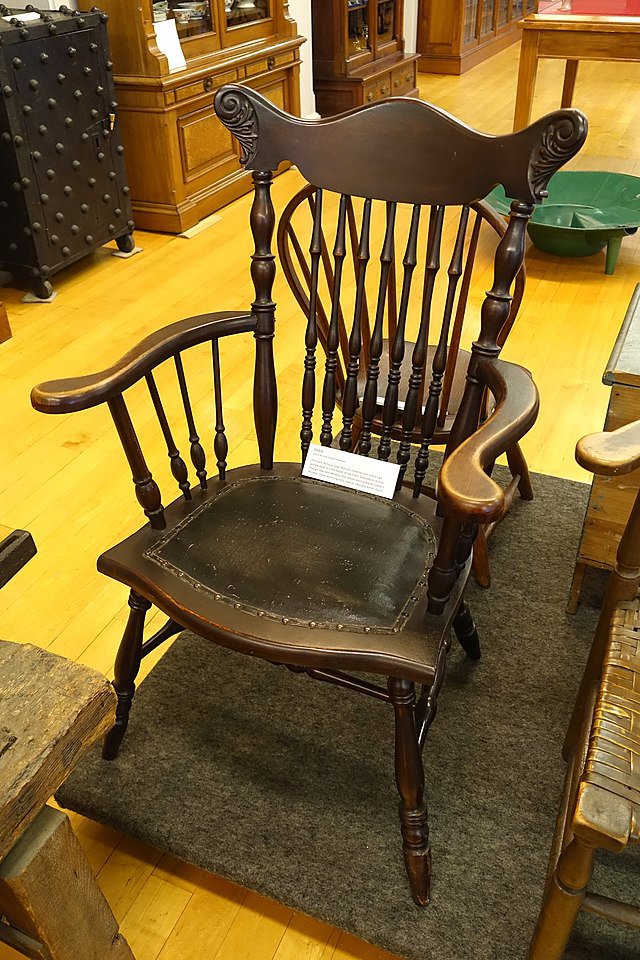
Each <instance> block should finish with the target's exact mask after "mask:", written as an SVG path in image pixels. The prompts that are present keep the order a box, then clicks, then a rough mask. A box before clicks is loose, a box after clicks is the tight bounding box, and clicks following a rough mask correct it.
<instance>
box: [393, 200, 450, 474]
mask: <svg viewBox="0 0 640 960" xmlns="http://www.w3.org/2000/svg"><path fill="white" fill-rule="evenodd" d="M443 223H444V206H442V205H439V206H435V207H432V208H431V213H430V217H429V232H428V238H427V258H426V267H425V271H424V288H423V292H422V309H421V313H420V327H419V329H418V335H417V337H416V342H415V345H414V348H413V353H412V355H411V374H410V375H409V384H408V387H407V395H406V398H405V402H404V410H403V414H402V436H401V439H400V446H399V447H398V454H397V461H398V463H399V464H400V474H399V476H398V486H401V484H402V482H403V480H404V475H405V473H406V470H407V464H408V463H409V460H410V458H411V438H412V436H413V431H414V429H415V425H416V422H417V419H418V410H419V399H420V387H421V385H422V381H423V377H424V367H425V362H426V359H427V343H428V339H429V324H430V319H431V304H432V301H433V291H434V287H435V281H436V276H437V273H438V270H439V269H440V244H441V241H442V226H443Z"/></svg>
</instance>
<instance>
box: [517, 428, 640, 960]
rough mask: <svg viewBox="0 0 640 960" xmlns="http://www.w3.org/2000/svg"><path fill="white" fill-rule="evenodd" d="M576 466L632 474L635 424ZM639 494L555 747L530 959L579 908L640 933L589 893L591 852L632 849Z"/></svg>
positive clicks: (639, 776)
mask: <svg viewBox="0 0 640 960" xmlns="http://www.w3.org/2000/svg"><path fill="white" fill-rule="evenodd" d="M576 459H577V461H578V463H579V464H580V465H581V466H583V467H584V468H585V469H586V470H590V471H591V472H592V473H595V474H597V475H599V476H622V475H624V474H628V473H630V472H631V471H632V470H637V469H638V468H639V467H640V421H635V422H634V423H630V424H626V426H624V427H620V428H619V429H618V430H614V431H613V432H611V433H600V434H591V435H590V436H588V437H584V438H583V439H582V440H581V441H580V442H579V443H578V446H577V449H576ZM638 587H640V493H638V494H637V495H636V498H635V502H634V505H633V507H632V510H631V514H630V516H629V519H628V521H627V525H626V527H625V529H624V532H623V535H622V538H621V540H620V544H619V546H618V552H617V556H616V562H615V565H614V567H613V570H612V572H611V574H610V577H609V583H608V585H607V592H606V594H605V599H604V602H603V605H602V610H601V613H600V617H599V619H598V626H597V628H596V633H595V636H594V639H593V643H592V646H591V650H590V652H589V657H588V660H587V665H586V668H585V672H584V676H583V679H582V683H581V685H580V690H579V693H578V697H577V699H576V704H575V708H574V711H573V716H572V719H571V724H570V726H569V731H568V734H567V739H566V742H565V756H566V757H567V758H568V761H569V762H568V765H567V774H566V778H565V785H564V791H563V797H562V802H561V805H560V813H559V814H558V819H557V823H556V831H555V836H554V841H553V845H552V849H551V855H550V859H549V872H548V876H547V883H546V886H545V892H544V897H543V903H542V907H541V909H540V914H539V917H538V923H537V926H536V930H535V933H534V937H533V940H532V943H531V949H530V952H529V957H530V960H560V958H561V957H562V956H563V954H564V951H565V947H566V945H567V942H568V940H569V937H570V935H571V931H572V929H573V925H574V923H575V921H576V918H577V916H578V913H579V911H580V910H581V909H585V910H588V911H591V912H592V913H596V914H599V915H600V916H603V917H608V918H609V919H611V920H617V921H618V922H622V923H626V924H629V925H631V926H634V927H638V928H640V908H639V907H637V906H632V905H630V904H627V903H622V902H620V901H617V900H612V899H610V898H609V897H603V896H601V895H600V894H597V893H594V892H592V891H591V890H590V889H589V886H590V882H591V874H592V872H593V868H594V862H595V855H596V853H597V851H598V850H610V851H613V852H614V853H620V852H621V851H623V850H624V849H625V848H626V847H627V846H629V845H630V844H637V843H640V768H639V766H638V756H639V755H640V722H639V719H638V704H639V703H640V600H638V599H637V593H638Z"/></svg>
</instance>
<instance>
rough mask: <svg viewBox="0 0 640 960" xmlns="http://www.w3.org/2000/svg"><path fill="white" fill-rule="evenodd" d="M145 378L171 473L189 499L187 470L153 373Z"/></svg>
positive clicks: (185, 496) (189, 486)
mask: <svg viewBox="0 0 640 960" xmlns="http://www.w3.org/2000/svg"><path fill="white" fill-rule="evenodd" d="M145 379H146V381H147V387H148V388H149V394H150V395H151V401H152V403H153V407H154V410H155V411H156V416H157V418H158V422H159V423H160V429H161V430H162V434H163V436H164V439H165V443H166V445H167V455H168V457H169V463H170V465H171V473H172V474H173V476H174V479H175V480H176V482H177V484H178V487H179V488H180V490H181V491H182V494H183V496H184V498H185V500H191V485H190V483H189V471H188V470H187V465H186V463H185V462H184V460H183V459H182V457H181V456H180V451H179V450H178V448H177V447H176V444H175V441H174V439H173V434H172V433H171V427H170V426H169V421H168V420H167V415H166V413H165V411H164V407H163V405H162V400H161V399H160V393H159V391H158V387H157V385H156V381H155V378H154V376H153V373H151V372H149V373H148V374H147V376H146V378H145Z"/></svg>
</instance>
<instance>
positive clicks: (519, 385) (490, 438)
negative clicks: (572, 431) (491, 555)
mask: <svg viewBox="0 0 640 960" xmlns="http://www.w3.org/2000/svg"><path fill="white" fill-rule="evenodd" d="M477 376H478V379H479V380H481V382H482V383H484V384H485V386H487V387H488V388H489V390H490V391H491V393H492V394H493V396H494V397H495V399H496V407H495V409H494V411H493V413H492V414H491V416H490V417H489V419H488V420H486V421H485V423H483V424H482V425H481V426H480V427H479V428H478V429H477V430H476V432H475V433H473V434H472V435H471V436H470V437H468V438H467V439H466V440H465V441H464V442H463V443H461V444H460V446H459V447H457V448H456V449H455V450H454V451H453V453H452V454H451V455H450V456H449V457H448V458H447V459H446V460H445V462H444V464H443V466H442V469H441V471H440V476H439V477H438V499H439V500H440V501H441V502H442V504H443V505H444V507H445V510H446V511H447V512H450V513H454V514H456V515H457V516H459V517H462V518H463V519H464V520H465V521H466V522H471V523H491V521H493V520H495V519H497V518H498V517H499V516H500V514H501V513H502V511H503V509H504V493H503V491H502V490H501V488H500V487H499V486H498V484H497V483H496V482H495V480H492V479H491V477H489V476H487V474H486V473H485V469H486V468H487V467H490V466H491V465H492V464H493V462H494V461H495V459H496V457H499V456H500V454H502V453H504V452H505V451H506V450H508V449H509V447H510V446H512V445H513V444H514V443H517V441H518V440H520V438H521V437H523V436H524V435H525V433H526V432H527V431H528V430H529V429H530V428H531V427H532V426H533V424H534V423H535V421H536V417H537V416H538V407H539V398H538V390H537V388H536V385H535V383H534V382H533V380H532V379H531V376H530V374H529V373H528V371H527V370H525V369H524V368H523V367H519V366H517V365H516V364H513V363H508V362H507V361H505V360H493V361H491V360H482V361H480V363H479V364H478V368H477Z"/></svg>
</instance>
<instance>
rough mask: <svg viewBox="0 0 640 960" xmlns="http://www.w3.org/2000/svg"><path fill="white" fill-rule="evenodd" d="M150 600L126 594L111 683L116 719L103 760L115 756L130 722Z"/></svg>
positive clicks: (105, 743)
mask: <svg viewBox="0 0 640 960" xmlns="http://www.w3.org/2000/svg"><path fill="white" fill-rule="evenodd" d="M150 606H151V604H150V603H149V601H148V600H145V598H144V597H141V596H140V594H139V593H136V592H135V590H132V591H131V593H130V594H129V608H130V609H129V619H128V620H127V625H126V627H125V630H124V634H123V637H122V641H121V642H120V648H119V650H118V654H117V656H116V663H115V670H114V681H113V686H114V688H115V691H116V693H117V695H118V705H117V707H116V722H115V724H114V725H113V727H112V728H111V730H110V731H109V733H108V734H107V735H106V737H105V739H104V745H103V747H102V756H103V757H104V759H105V760H115V758H116V757H117V756H118V750H119V749H120V744H121V743H122V740H123V737H124V735H125V732H126V730H127V724H128V723H129V711H130V710H131V701H132V700H133V695H134V693H135V690H136V683H135V681H136V677H137V675H138V670H139V669H140V661H141V660H142V635H143V631H144V619H145V616H146V614H147V610H148V609H149V607H150Z"/></svg>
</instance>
